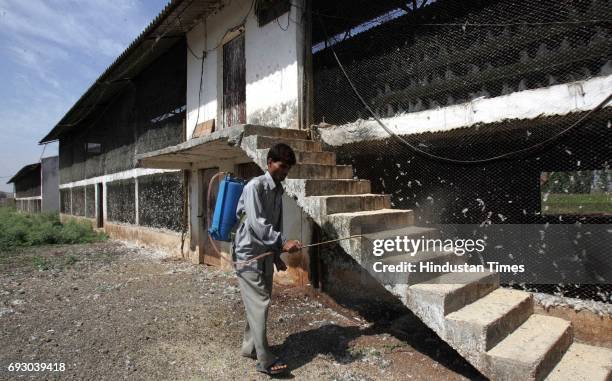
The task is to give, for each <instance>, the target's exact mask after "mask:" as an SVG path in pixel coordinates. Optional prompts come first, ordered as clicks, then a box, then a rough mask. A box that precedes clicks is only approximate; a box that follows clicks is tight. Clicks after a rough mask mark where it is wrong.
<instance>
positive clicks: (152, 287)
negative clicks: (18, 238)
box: [0, 241, 481, 380]
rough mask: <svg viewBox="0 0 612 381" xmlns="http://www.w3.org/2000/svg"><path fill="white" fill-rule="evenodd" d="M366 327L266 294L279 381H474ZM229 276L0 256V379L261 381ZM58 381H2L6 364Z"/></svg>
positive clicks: (443, 359)
mask: <svg viewBox="0 0 612 381" xmlns="http://www.w3.org/2000/svg"><path fill="white" fill-rule="evenodd" d="M380 316H387V318H386V319H384V318H381V319H374V320H371V321H366V320H365V319H364V318H363V317H361V316H359V315H358V314H357V313H356V312H354V311H352V310H346V309H344V308H342V307H340V306H338V305H336V304H335V303H333V301H330V299H329V298H328V297H325V295H322V294H320V293H317V292H315V291H313V290H311V289H306V288H292V287H282V286H278V285H275V289H274V296H273V303H272V306H271V309H270V316H269V320H268V327H269V328H268V336H269V341H270V343H271V345H272V348H273V350H274V351H275V352H276V353H277V354H279V355H280V356H282V357H283V358H284V359H285V360H286V361H287V362H288V364H289V366H290V368H291V370H292V372H291V375H290V376H288V378H295V379H300V380H301V379H316V380H464V379H477V378H480V377H481V376H480V375H479V374H478V372H477V371H476V370H474V369H473V368H472V367H471V366H470V365H469V364H467V363H466V362H465V361H464V360H463V359H462V358H461V357H460V356H458V355H457V353H456V352H454V351H453V350H452V349H451V348H449V347H448V346H447V345H446V344H445V343H443V342H442V341H440V340H439V339H438V338H437V336H436V335H435V334H434V333H433V332H432V331H430V330H429V329H428V328H427V327H425V326H424V325H423V324H422V323H420V322H419V321H418V320H417V319H416V318H414V317H413V316H404V317H402V318H400V319H394V320H393V321H391V320H390V319H389V318H388V316H389V315H388V314H386V315H385V314H384V313H382V311H381V314H380ZM244 322H245V317H244V309H243V306H242V301H241V299H240V293H239V289H238V287H237V282H236V279H235V277H234V276H233V274H232V273H226V272H222V271H219V270H216V269H214V268H207V267H205V266H201V265H192V264H189V263H186V262H182V261H177V260H173V259H169V258H165V257H164V254H163V253H160V252H155V251H152V250H149V249H145V248H140V247H134V246H129V245H125V244H122V243H119V242H112V241H111V242H104V243H97V244H91V245H73V246H45V247H38V248H29V249H24V250H19V251H13V252H5V253H0V327H1V328H0V339H1V340H0V342H1V346H0V366H1V367H2V369H1V370H0V379H3V380H4V379H29V378H36V379H78V380H118V379H142V380H208V379H249V380H260V379H267V376H265V375H262V374H260V373H257V372H256V371H255V361H254V360H251V359H247V358H243V357H241V356H240V355H239V353H238V350H239V346H240V341H241V336H242V330H243V326H244ZM15 362H20V363H24V362H25V363H43V362H44V363H64V364H65V367H66V370H65V371H64V372H48V371H45V372H9V371H8V370H7V367H8V366H9V364H11V363H15Z"/></svg>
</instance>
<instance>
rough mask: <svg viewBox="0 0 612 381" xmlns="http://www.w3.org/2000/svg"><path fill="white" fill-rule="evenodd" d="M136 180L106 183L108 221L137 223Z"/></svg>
mask: <svg viewBox="0 0 612 381" xmlns="http://www.w3.org/2000/svg"><path fill="white" fill-rule="evenodd" d="M135 187H136V182H135V181H134V179H126V180H117V181H113V182H109V183H106V205H107V206H106V207H107V208H108V209H107V219H108V220H109V221H113V222H124V223H128V224H135V223H136V205H135V198H134V196H135V193H136V189H135Z"/></svg>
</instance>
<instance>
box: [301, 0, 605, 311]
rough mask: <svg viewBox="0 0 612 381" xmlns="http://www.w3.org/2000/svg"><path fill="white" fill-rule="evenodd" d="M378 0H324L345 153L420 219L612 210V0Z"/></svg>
mask: <svg viewBox="0 0 612 381" xmlns="http://www.w3.org/2000/svg"><path fill="white" fill-rule="evenodd" d="M371 3H372V2H366V1H358V2H347V1H338V2H333V4H332V3H330V2H323V1H314V2H313V9H312V17H313V83H314V121H315V123H316V124H318V126H319V131H320V133H321V135H322V136H323V138H324V139H325V141H326V142H328V143H329V144H330V145H333V147H330V148H333V149H334V150H336V151H337V152H338V153H339V161H340V162H341V163H345V164H352V165H353V166H354V168H355V171H356V175H357V176H358V177H360V178H365V179H369V180H371V181H372V188H373V192H375V193H386V194H390V195H391V196H392V204H393V207H394V208H406V209H413V210H414V211H415V215H416V220H417V223H418V224H419V225H424V226H425V225H430V224H482V223H493V224H546V223H550V224H575V223H582V224H610V223H611V222H612V198H610V197H611V196H610V195H611V192H612V175H611V172H610V162H611V159H612V128H611V126H612V123H611V115H610V114H611V113H612V110H611V108H610V107H607V108H600V109H597V106H598V105H599V104H600V102H602V101H603V100H604V99H606V97H607V96H608V95H610V89H611V86H610V83H611V82H610V75H612V44H610V36H611V32H612V31H611V30H610V29H611V27H612V6H611V4H610V1H605V0H590V1H589V0H586V1H548V0H544V1H526V0H524V1H520V0H519V1H517V0H498V1H459V0H438V1H422V0H419V1H414V2H412V1H408V2H395V1H381V2H375V3H376V4H371ZM334 53H335V54H334ZM576 81H580V82H576ZM598 89H599V90H598ZM589 96H592V99H591V98H589ZM534 100H537V101H534ZM593 109H596V110H595V111H591V110H593ZM523 111H524V112H523ZM375 118H378V119H379V120H380V122H381V123H382V124H383V126H384V127H383V126H381V123H379V122H378V121H377V120H376V119H375ZM330 124H331V126H330ZM385 127H386V128H387V129H389V130H390V131H392V132H393V133H395V134H397V135H398V136H399V137H401V139H398V138H397V137H394V136H392V135H391V134H390V133H389V132H388V131H386V129H385ZM460 127H461V128H460ZM347 143H348V144H347ZM564 176H565V177H564ZM581 176H582V177H585V176H586V177H588V179H589V180H588V181H586V182H585V181H583V183H585V184H586V186H585V187H582V188H581V189H580V190H576V189H577V188H576V187H574V188H576V189H574V188H572V189H573V190H569V188H567V189H563V190H557V191H555V190H554V189H555V188H554V187H553V188H550V187H549V188H546V186H547V180H548V178H549V177H550V178H554V179H559V178H566V179H567V178H571V179H572V181H573V179H574V178H580V177H581ZM554 181H557V180H554ZM563 181H566V180H563ZM567 181H569V180H567ZM551 189H552V190H551ZM568 195H569V196H572V197H573V202H574V204H576V205H574V206H573V209H572V208H569V209H568V208H565V209H564V206H563V205H561V206H559V205H554V207H553V208H552V209H548V208H549V205H548V204H547V203H550V202H551V200H553V199H555V200H557V199H558V200H560V201H559V203H561V202H565V201H568V200H569V198H571V197H569V196H568ZM574 196H575V197H574ZM548 197H550V200H549V199H548ZM592 200H595V201H593V202H592V204H596V206H594V207H593V208H594V209H593V208H591V209H590V208H589V206H588V205H587V204H588V203H589V202H591V201H592ZM569 201H570V202H572V200H569ZM551 205H552V204H551ZM555 208H557V209H555ZM555 211H556V212H555ZM592 239H593V246H594V247H595V250H594V252H595V254H596V255H599V256H600V258H598V259H599V260H600V263H601V265H602V266H607V269H608V271H612V258H611V257H610V256H609V254H608V253H607V252H608V250H609V249H608V248H605V247H597V242H595V241H596V239H597V237H593V238H592ZM523 287H526V288H531V289H536V290H538V291H544V292H550V293H557V294H562V295H566V296H572V297H581V298H591V299H595V300H602V301H606V302H610V301H611V297H612V285H609V284H607V285H597V286H595V285H588V286H587V285H584V286H581V285H573V284H572V285H564V284H561V285H537V286H536V285H524V286H523Z"/></svg>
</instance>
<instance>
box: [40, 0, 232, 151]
mask: <svg viewBox="0 0 612 381" xmlns="http://www.w3.org/2000/svg"><path fill="white" fill-rule="evenodd" d="M221 6H222V4H221V1H220V0H171V1H170V2H169V3H168V4H167V5H166V6H165V7H164V9H163V10H162V11H161V12H160V13H159V14H158V15H157V17H155V19H153V21H151V23H150V24H149V25H148V26H147V27H146V28H145V30H144V31H142V33H140V35H139V36H138V37H136V39H135V40H134V41H132V43H131V44H130V45H129V46H128V47H127V48H126V49H125V50H124V51H123V53H121V55H119V57H117V58H116V59H115V61H114V62H113V63H112V64H111V65H110V66H109V67H108V68H107V69H106V70H104V72H103V73H102V74H101V75H100V77H98V79H97V80H96V81H95V82H94V83H93V84H92V85H91V86H90V87H89V89H88V90H87V91H86V92H85V93H84V94H83V95H82V96H81V97H80V98H79V100H78V101H77V102H76V103H75V104H74V105H73V106H72V108H70V110H68V112H67V113H66V114H65V115H64V116H63V117H62V119H61V120H60V121H59V122H58V123H57V124H56V125H55V127H53V129H52V130H51V131H50V132H49V133H48V134H47V135H46V136H45V137H44V138H42V139H41V140H40V142H39V143H40V144H42V143H47V142H50V141H53V140H57V139H58V138H59V137H60V136H61V135H62V134H64V133H66V132H69V131H71V130H73V129H74V128H76V127H77V126H79V124H80V123H81V122H83V121H85V120H86V119H87V118H88V116H90V115H92V113H94V112H96V111H100V110H104V109H105V108H106V107H107V106H108V104H109V103H110V102H111V101H112V99H113V97H114V96H115V95H116V94H117V93H119V92H121V90H123V89H124V87H125V86H127V85H128V82H129V80H130V79H132V78H133V77H134V76H136V75H137V74H138V73H140V72H141V71H142V70H143V69H144V68H146V67H147V66H148V65H149V64H150V63H151V62H153V61H154V60H155V59H156V58H158V57H159V56H160V55H161V54H163V53H164V52H166V51H167V50H168V49H170V48H171V47H172V46H173V45H174V44H175V43H176V42H177V41H179V40H180V39H183V38H185V34H186V33H187V32H188V31H189V30H191V29H192V28H193V27H194V26H195V25H196V24H197V23H198V22H199V21H200V20H201V19H202V18H203V17H206V16H208V15H210V14H212V13H214V12H216V11H217V10H218V9H220V7H221Z"/></svg>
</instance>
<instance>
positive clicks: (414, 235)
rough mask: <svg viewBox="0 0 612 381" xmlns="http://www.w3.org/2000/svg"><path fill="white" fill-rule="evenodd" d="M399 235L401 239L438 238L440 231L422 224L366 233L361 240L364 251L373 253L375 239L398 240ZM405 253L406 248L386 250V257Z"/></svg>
mask: <svg viewBox="0 0 612 381" xmlns="http://www.w3.org/2000/svg"><path fill="white" fill-rule="evenodd" d="M397 237H399V239H400V240H403V239H404V237H406V238H407V239H409V240H410V239H421V240H427V239H436V238H440V231H439V230H438V229H436V228H427V227H420V226H409V227H402V228H399V229H393V230H384V231H382V232H376V233H369V234H365V235H364V236H363V237H362V238H361V241H362V243H361V245H362V247H363V250H364V251H366V252H369V253H372V251H373V250H374V241H377V240H390V239H391V240H396V239H397ZM423 244H425V243H423ZM404 254H406V252H405V250H400V251H395V250H392V251H386V252H385V257H392V256H395V255H404Z"/></svg>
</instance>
